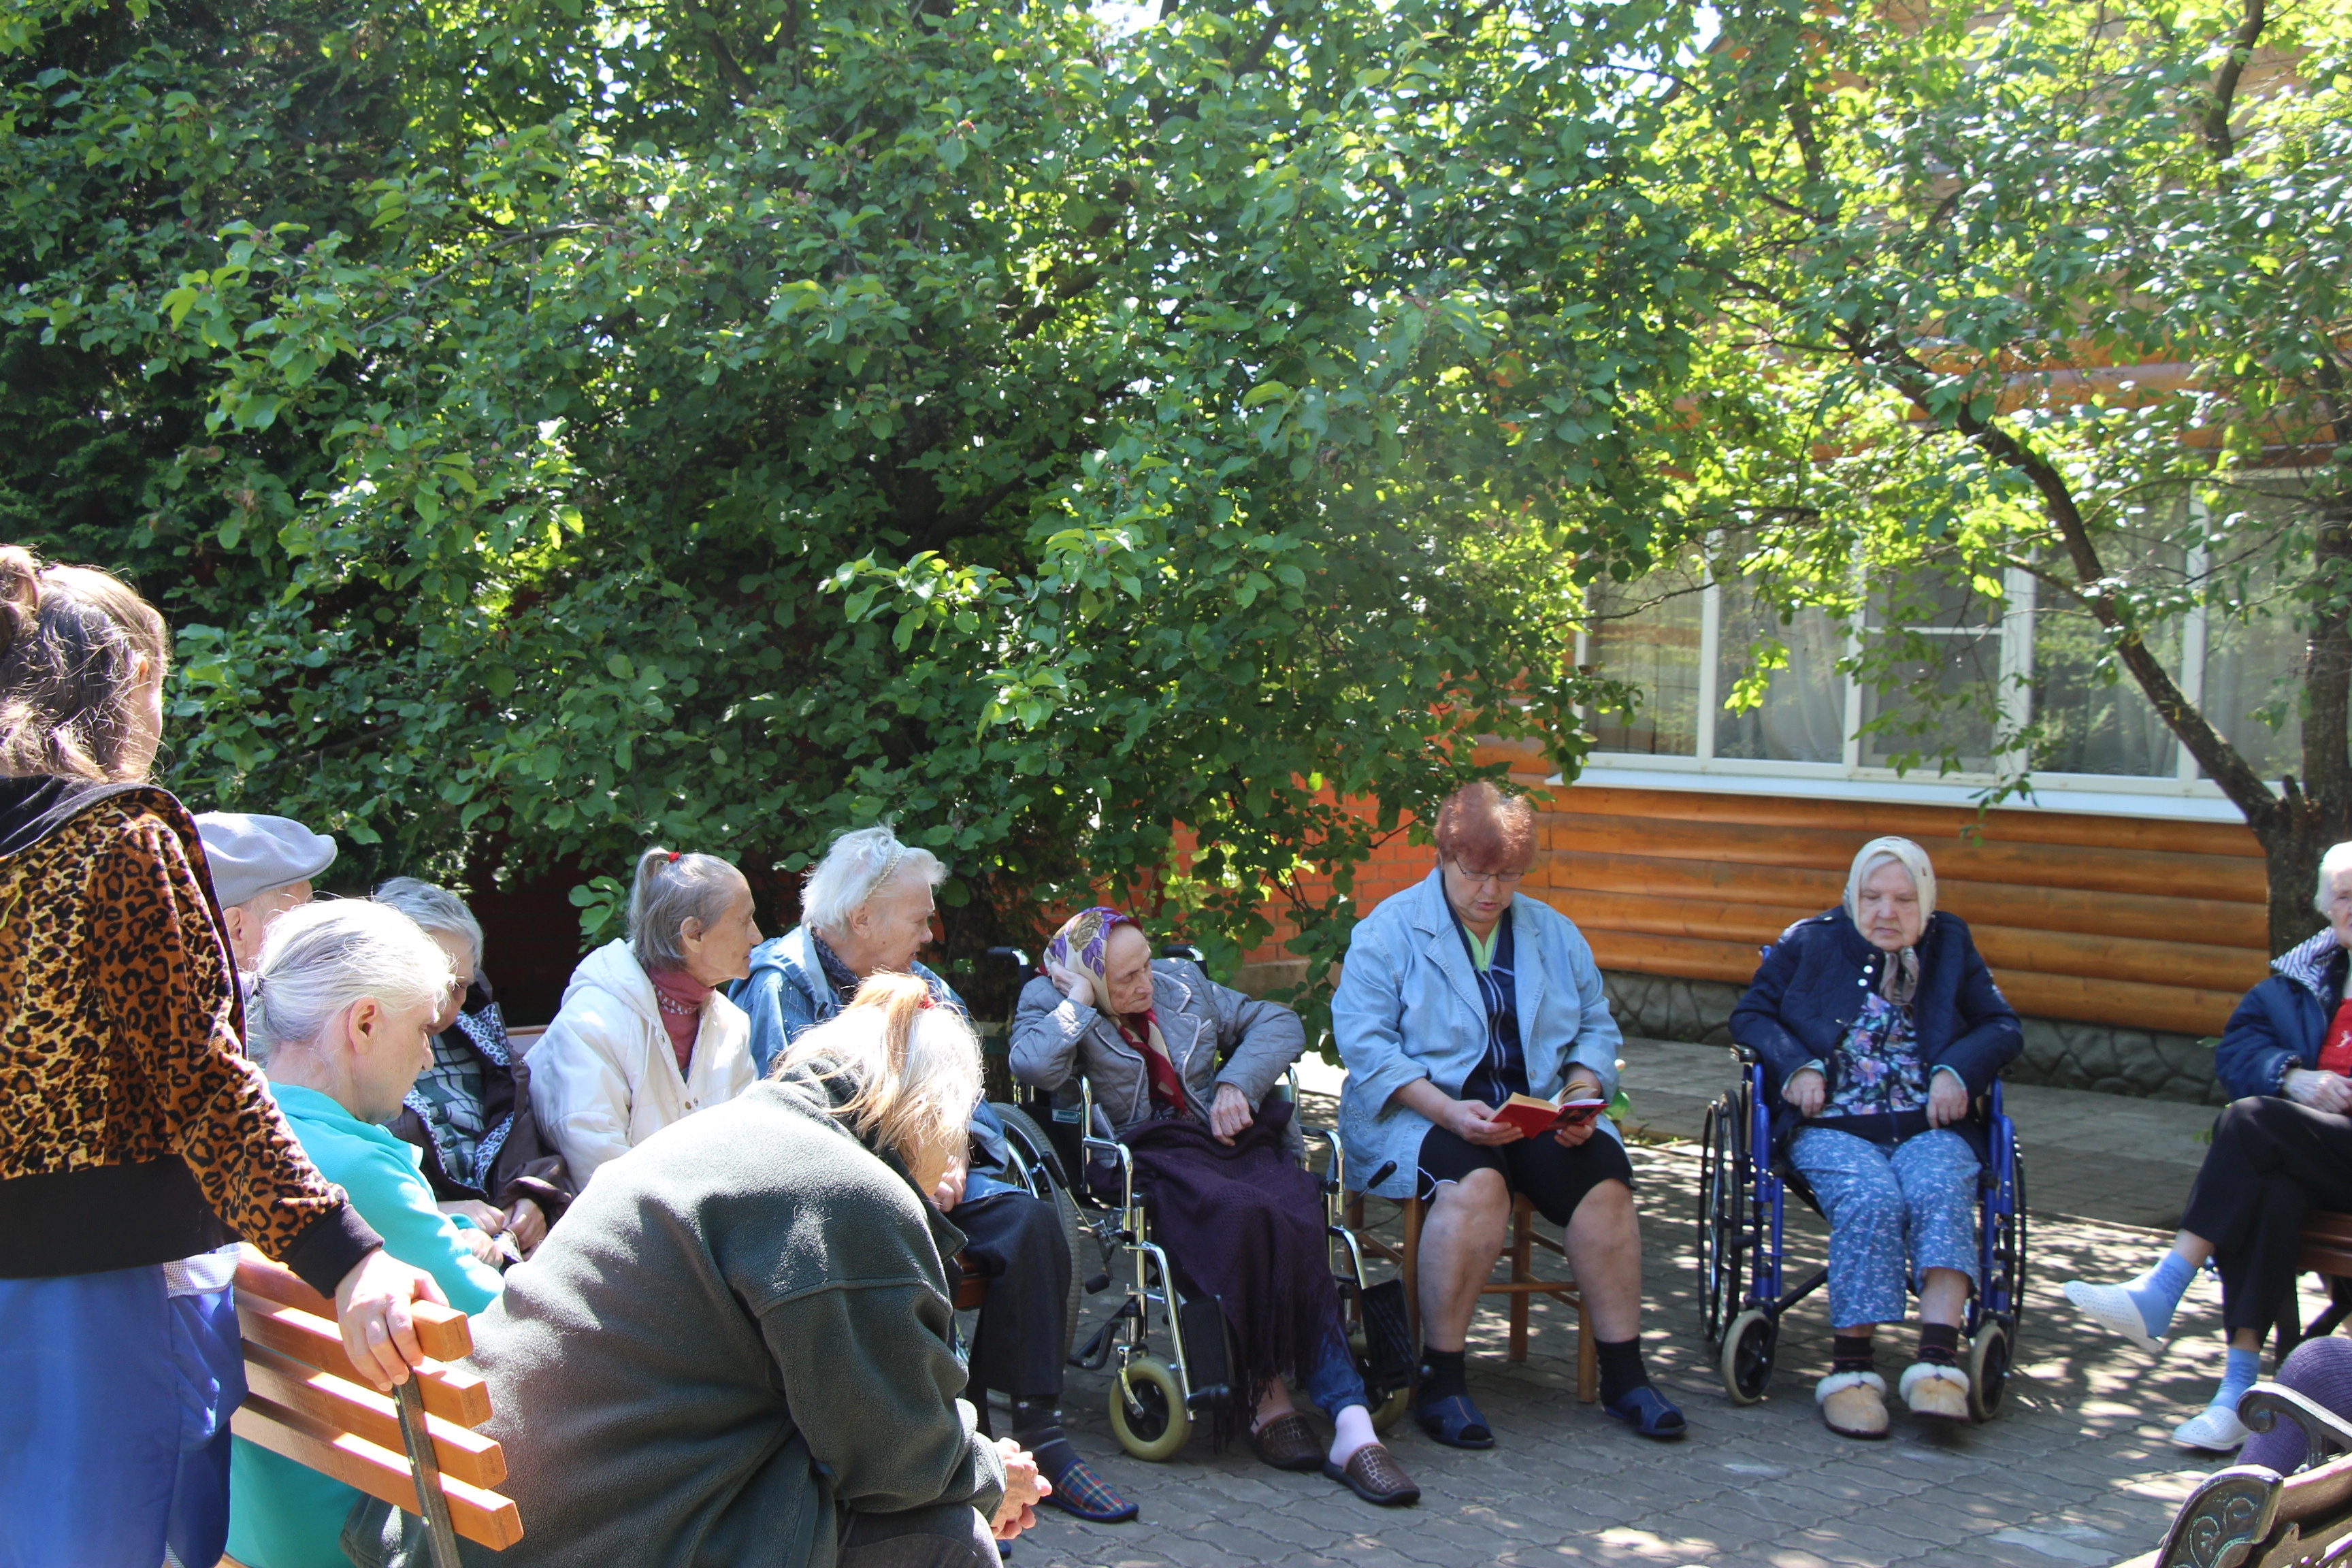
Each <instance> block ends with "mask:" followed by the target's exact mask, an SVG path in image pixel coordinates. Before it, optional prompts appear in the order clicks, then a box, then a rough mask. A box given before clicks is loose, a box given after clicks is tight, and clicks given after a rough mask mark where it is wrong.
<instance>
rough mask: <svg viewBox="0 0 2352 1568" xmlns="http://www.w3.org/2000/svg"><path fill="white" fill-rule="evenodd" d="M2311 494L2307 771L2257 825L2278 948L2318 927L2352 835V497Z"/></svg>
mask: <svg viewBox="0 0 2352 1568" xmlns="http://www.w3.org/2000/svg"><path fill="white" fill-rule="evenodd" d="M2331 423H2332V422H2331ZM2312 499H2313V501H2314V503H2315V509H2316V510H2317V512H2318V526H2317V527H2316V528H2315V529H2314V530H2313V531H2312V542H2311V575H2310V577H2309V579H2308V586H2309V589H2310V595H2311V596H2310V599H2309V601H2308V602H2309V603H2310V604H2311V605H2312V616H2313V618H2312V626H2311V640H2310V642H2309V643H2308V644H2307V645H2306V651H2305V659H2304V679H2303V690H2304V698H2305V703H2304V714H2303V777H2302V778H2300V779H2294V778H2289V779H2287V780H2286V781H2285V786H2286V787H2285V795H2284V799H2282V800H2281V801H2280V803H2279V805H2280V807H2281V809H2280V810H2279V812H2278V814H2277V816H2276V817H2275V819H2274V826H2273V827H2272V829H2271V830H2270V831H2268V832H2264V831H2263V828H2262V827H2261V826H2259V825H2258V826H2256V828H2255V834H2256V837H2259V838H2261V840H2262V845H2263V855H2264V857H2265V858H2267V860H2268V861H2269V869H2270V884H2271V951H2272V952H2285V951H2286V950H2287V949H2288V948H2290V947H2292V946H2294V944H2295V943H2296V942H2301V941H2302V940H2303V939H2304V938H2305V937H2307V936H2309V935H2310V934H2311V933H2312V932H2313V931H2317V930H2318V929H2319V927H2320V925H2321V923H2322V921H2321V919H2320V916H2319V915H2318V913H2317V912H2316V911H2315V910H2314V909H2313V907H2312V897H2311V896H2312V894H2313V893H2314V892H2315V891H2316V890H2317V889H2318V886H2319V858H2320V857H2321V856H2322V855H2324V854H2326V852H2327V848H2328V846H2330V845H2332V844H2339V843H2342V842H2343V841H2344V840H2346V839H2348V838H2352V496H2347V494H2345V493H2344V492H2343V491H2341V490H2340V489H2339V490H2336V491H2334V492H2333V493H2328V494H2324V495H2315V496H2314V497H2313V498H2312Z"/></svg>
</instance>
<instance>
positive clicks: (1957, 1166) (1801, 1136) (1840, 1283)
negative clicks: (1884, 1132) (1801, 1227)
mask: <svg viewBox="0 0 2352 1568" xmlns="http://www.w3.org/2000/svg"><path fill="white" fill-rule="evenodd" d="M1789 1158H1790V1162H1791V1163H1794V1164H1795V1165H1796V1167H1797V1169H1798V1170H1800V1171H1801V1172H1803V1173H1804V1174H1805V1180H1806V1181H1808V1182H1810V1183H1811V1184H1812V1189H1813V1195H1814V1196H1815V1197H1817V1198H1819V1199H1820V1200H1821V1203H1822V1214H1823V1215H1825V1216H1827V1218H1828V1220H1829V1222H1830V1323H1831V1326H1832V1327H1833V1328H1837V1329H1841V1330H1843V1329H1853V1328H1860V1327H1862V1326H1863V1325H1864V1324H1866V1323H1899V1322H1901V1321H1903V1319H1904V1317H1905V1315H1906V1312H1907V1310H1908V1308H1909V1298H1908V1296H1907V1294H1906V1286H1908V1285H1910V1284H1911V1283H1913V1282H1915V1281H1916V1280H1917V1279H1919V1278H1920V1276H1922V1275H1924V1274H1925V1273H1926V1272H1927V1270H1928V1269H1930V1268H1956V1269H1958V1270H1959V1271H1960V1272H1961V1273H1963V1274H1965V1275H1967V1276H1968V1277H1969V1285H1970V1286H1971V1287H1972V1288H1973V1287H1974V1286H1975V1285H1977V1284H1978V1283H1979V1281H1978V1279H1977V1182H1976V1176H1977V1171H1978V1162H1977V1156H1976V1151H1975V1150H1973V1149H1971V1148H1969V1144H1968V1140H1966V1139H1964V1138H1962V1137H1961V1136H1960V1135H1959V1134H1958V1133H1957V1132H1955V1131H1952V1130H1951V1129H1949V1128H1948V1127H1939V1128H1937V1129H1935V1130H1934V1131H1928V1132H1922V1133H1919V1134H1918V1135H1916V1137H1912V1138H1906V1139H1905V1140H1904V1141H1903V1142H1900V1143H1898V1144H1896V1145H1895V1147H1894V1148H1892V1149H1889V1148H1887V1147H1885V1145H1883V1144H1878V1143H1873V1142H1870V1141H1869V1140H1868V1139H1866V1138H1857V1137H1855V1136H1854V1135H1853V1133H1851V1132H1840V1131H1835V1130H1834V1129H1832V1128H1827V1127H1808V1128H1806V1129H1805V1130H1804V1131H1801V1132H1800V1133H1798V1134H1797V1140H1796V1142H1794V1143H1793V1144H1791V1145H1790V1150H1789Z"/></svg>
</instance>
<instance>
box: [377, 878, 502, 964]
mask: <svg viewBox="0 0 2352 1568" xmlns="http://www.w3.org/2000/svg"><path fill="white" fill-rule="evenodd" d="M375 901H376V902H377V903H379V904H386V905H389V906H391V907H392V908H393V909H395V910H399V911H400V912H401V913H402V914H404V915H406V916H407V917H408V918H409V919H410V920H413V921H415V922H416V923H417V924H418V925H420V926H423V927H424V928H425V934H426V935H428V936H429V935H432V934H434V933H436V932H438V933H439V934H441V935H443V936H454V937H459V938H462V939H463V940H464V941H465V943H466V945H467V947H470V948H472V949H473V950H474V962H475V963H481V962H482V922H481V921H478V920H476V919H475V918H474V911H473V910H469V909H467V907H466V900H463V899H461V898H459V897H458V896H457V894H455V893H453V892H451V891H450V890H449V889H446V888H436V887H435V886H434V885H433V884H432V883H430V882H421V881H419V880H417V879H415V878H414V877H394V879H392V880H390V881H389V882H386V883H385V884H384V885H383V887H381V888H378V889H376V890H375Z"/></svg>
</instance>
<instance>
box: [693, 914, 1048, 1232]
mask: <svg viewBox="0 0 2352 1568" xmlns="http://www.w3.org/2000/svg"><path fill="white" fill-rule="evenodd" d="M815 942H816V938H815V936H814V933H812V932H811V931H810V930H809V928H808V927H806V926H804V925H797V926H794V927H793V929H792V930H790V931H786V932H785V933H784V934H783V935H782V936H779V937H772V938H770V939H769V940H768V941H766V942H761V944H760V945H759V946H757V947H755V948H753V949H752V950H751V976H750V978H748V979H744V980H738V981H737V982H735V983H734V984H732V985H730V986H729V987H728V988H727V994H728V996H729V998H730V1000H732V1001H733V1002H734V1004H735V1005H737V1006H738V1007H740V1008H742V1009H743V1011H744V1012H745V1013H747V1014H749V1015H750V1016H751V1059H752V1061H753V1063H754V1064H755V1065H756V1066H757V1067H758V1068H759V1074H760V1077H761V1079H765V1078H766V1077H767V1076H768V1072H769V1069H770V1068H773V1067H774V1066H775V1065H776V1058H778V1057H780V1056H782V1055H783V1054H784V1047H786V1046H788V1045H790V1044H792V1043H793V1041H794V1040H796V1039H798V1038H800V1037H801V1036H802V1035H803V1034H805V1033H806V1032H807V1031H808V1030H810V1029H813V1028H814V1027H815V1026H817V1025H819V1024H822V1023H824V1021H825V1020H826V1019H827V1018H830V1017H832V1016H834V1015H835V1013H838V1012H840V1011H841V1002H840V1000H839V999H838V998H837V997H835V995H834V994H833V986H832V985H831V984H828V983H827V981H826V980H825V977H824V963H823V961H822V960H820V959H819V958H818V957H817V954H816V947H815ZM913 973H914V975H915V978H916V979H918V980H920V981H921V982H922V983H923V984H926V985H928V986H929V987H930V988H931V995H932V997H933V998H934V999H935V1000H937V1001H939V1002H940V1003H943V1004H944V1005H947V1006H950V1007H953V1008H954V1009H955V1010H956V1011H957V1012H959V1013H961V1014H963V1015H964V1016H966V1017H970V1016H971V1009H970V1008H968V1007H966V1006H965V1005H963V998H962V997H961V996H959V995H957V994H955V987H954V986H952V985H950V984H948V983H947V982H946V981H945V980H943V979H941V978H940V975H939V974H938V973H935V972H934V971H932V970H930V969H928V968H925V967H924V966H923V965H922V964H920V963H917V964H915V965H914V966H913ZM1012 1163H1013V1147H1012V1145H1011V1144H1010V1143H1009V1142H1006V1141H1005V1137H1004V1123H1003V1122H1002V1121H998V1120H997V1118H996V1112H995V1111H993V1110H990V1109H989V1107H988V1101H987V1100H981V1101H980V1102H979V1103H978V1104H976V1105H974V1106H973V1107H972V1110H971V1173H970V1174H969V1175H968V1176H967V1177H966V1178H965V1181H964V1189H963V1195H964V1198H965V1199H966V1201H970V1200H971V1199H975V1198H984V1197H988V1196H991V1195H992V1194H996V1193H1009V1192H1014V1191H1017V1190H1018V1189H1016V1188H1015V1187H1014V1186H1013V1184H1012V1183H1010V1182H1007V1181H1005V1180H1003V1173H1004V1172H1005V1171H1007V1170H1008V1169H1010V1168H1011V1166H1012Z"/></svg>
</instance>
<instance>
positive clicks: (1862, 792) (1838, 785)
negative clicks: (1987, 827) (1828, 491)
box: [1549, 476, 2259, 822]
mask: <svg viewBox="0 0 2352 1568" xmlns="http://www.w3.org/2000/svg"><path fill="white" fill-rule="evenodd" d="M2247 477H2259V476H2247ZM2189 507H2190V515H2191V517H2193V518H2195V519H2196V520H2197V521H2199V522H2200V524H2201V523H2202V522H2203V521H2204V520H2205V519H2206V518H2207V517H2208V516H2209V515H2210V512H2209V510H2208V505H2207V502H2206V500H2205V498H2204V497H2203V496H2202V495H2201V494H2192V496H2191V498H2190V501H2189ZM2200 532H2201V528H2200ZM2187 564H2188V568H2189V573H2190V574H2191V576H2192V577H2200V576H2202V574H2204V571H2205V567H2206V556H2205V552H2204V550H2203V548H2202V547H2201V546H2199V547H2194V548H2192V549H2191V550H2190V552H2189V560H2188V563H2187ZM2002 587H2003V590H2004V593H2005V595H2006V602H2005V603H2004V605H2003V606H2002V611H2001V618H2000V626H1999V631H1998V634H1997V635H1998V636H1999V637H2000V650H1999V660H2000V662H1999V679H2000V719H2001V722H2002V724H2003V725H2004V727H2006V728H2007V729H2009V730H2010V731H2011V732H2012V733H2014V732H2016V731H2018V730H2020V729H2021V728H2022V727H2023V726H2024V725H2025V723H2026V722H2027V721H2028V720H2030V719H2031V717H2032V689H2031V686H2030V680H2031V677H2032V673H2033V611H2034V606H2035V603H2036V599H2037V595H2038V585H2037V584H2036V583H2035V582H2034V579H2033V577H2032V574H2030V573H2026V572H2022V571H2018V570H2015V569H2011V570H2010V571H2008V572H2007V573H2006V574H2004V578H2003V583H2002ZM2205 634H2206V614H2205V610H2204V607H2203V606H2202V605H2198V606H2196V607H2195V608H2193V609H2191V610H2190V611H2189V613H2188V614H2187V616H2184V617H2183V619H2182V623H2181V669H2180V672H2179V681H2180V687H2181V690H2182V692H2183V693H2184V694H2185V695H2186V696H2187V697H2188V698H2189V700H2190V701H2191V702H2192V703H2193V702H2197V701H2200V700H2202V698H2203V694H2204V681H2205V656H2206V647H2205V642H2206V635H2205ZM1722 640H1723V587H1722V584H1721V583H1720V581H1719V580H1718V579H1717V577H1716V576H1715V574H1714V573H1713V572H1712V571H1709V573H1708V574H1707V579H1706V584H1705V586H1704V587H1703V588H1702V589H1701V591H1700V599H1699V647H1698V660H1699V663H1698V714H1697V722H1696V736H1695V737H1694V744H1693V754H1692V755H1690V756H1687V757H1675V756H1660V755H1655V754H1652V753H1647V752H1602V751H1595V752H1591V753H1590V754H1588V755H1587V757H1586V758H1585V763H1584V770H1583V772H1582V773H1581V774H1580V776H1579V777H1578V779H1577V780H1576V782H1577V783H1578V784H1587V785H1595V786H1613V787H1617V788H1638V789H1687V790H1700V791H1713V792H1727V793H1739V792H1746V793H1752V794H1763V795H1804V796H1815V797H1821V798H1831V799H1851V800H1874V801H1888V802H1900V803H1908V804H1914V805H1965V806H1973V805H1979V804H1980V802H1981V800H1982V798H1983V797H1984V795H1986V794H1987V793H1988V792H1989V791H1990V790H1994V789H1997V788H1999V787H2000V786H2001V785H2002V784H2004V783H2007V782H2010V781H2011V780H2014V779H2015V778H2017V777H2018V775H2019V774H2020V773H2022V772H2024V763H2025V757H2024V755H2023V753H2022V752H2019V751H2016V750H2013V749H2012V750H2011V751H2008V752H2003V753H2001V754H2000V756H1999V757H1997V758H1996V759H1995V760H1994V766H1995V771H1994V772H1992V773H1973V772H1971V773H1927V772H1924V771H1923V770H1919V769H1914V770H1912V771H1911V772H1910V773H1897V772H1896V771H1895V769H1893V768H1888V767H1868V766H1864V764H1863V762H1862V736H1861V730H1862V721H1863V704H1864V685H1865V683H1864V682H1863V681H1860V680H1857V679H1854V678H1853V676H1851V675H1844V676H1841V677H1840V679H1843V681H1844V683H1845V743H1844V754H1843V759H1842V761H1840V762H1838V763H1782V762H1766V761H1759V760H1753V759H1721V760H1718V759H1717V756H1716V754H1715V741H1716V723H1717V716H1718V715H1719V714H1720V713H1721V711H1722V708H1723V699H1722V691H1721V683H1722V668H1721V667H1722ZM1861 651H1862V631H1861V628H1860V627H1859V626H1855V625H1853V624H1849V625H1848V626H1847V629H1846V655H1847V657H1848V658H1855V657H1858V656H1859V655H1860V653H1861ZM1576 661H1577V663H1578V664H1580V665H1582V664H1586V663H1589V662H1591V637H1590V635H1589V633H1588V632H1587V630H1586V628H1584V627H1582V626H1579V627H1578V628H1577V632H1576ZM1577 712H1578V717H1579V718H1583V717H1585V716H1586V715H1585V710H1583V709H1581V708H1580V709H1579V710H1577ZM2171 745H2172V747H2173V753H2174V757H2175V763H2174V767H2173V771H2172V773H2171V774H2170V776H2163V775H2154V774H2151V775H2146V776H2139V777H2133V776H2128V775H2124V774H2116V773H2049V772H2036V773H2033V774H2032V778H2031V780H2030V788H2031V793H2030V794H2028V795H2020V796H2016V797H2012V798H2011V799H2009V800H2006V801H2004V802H2002V803H2001V804H2002V805H2004V806H2011V807H2019V808H2023V809H2028V810H2045V811H2065V812H2081V813H2089V814H2094V815H2099V816H2161V817H2178V818H2183V819H2189V820H2199V821H2217V822H2236V821H2240V820H2242V816H2241V814H2240V813H2239V811H2238V808H2237V807H2236V806H2235V805H2231V803H2230V801H2229V799H2228V798H2227V797H2226V796H2224V795H2222V794H2221V788H2220V786H2219V785H2217V784H2214V783H2213V782H2212V781H2211V780H2210V779H2207V778H2206V777H2204V776H2203V774H2202V773H2201V771H2200V769H2199V768H2198V766H2197V760H2196V759H2195V758H2194V757H2192V756H2190V755H2189V748H2188V747H2186V746H2184V745H2182V744H2181V743H2180V739H2179V736H2177V735H2176V736H2173V737H2172V738H2171ZM1549 782H1550V783H1552V784H1561V783H1562V782H1563V781H1562V780H1561V778H1560V776H1559V775H1558V774H1554V775H1553V776H1552V777H1551V779H1550V780H1549Z"/></svg>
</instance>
